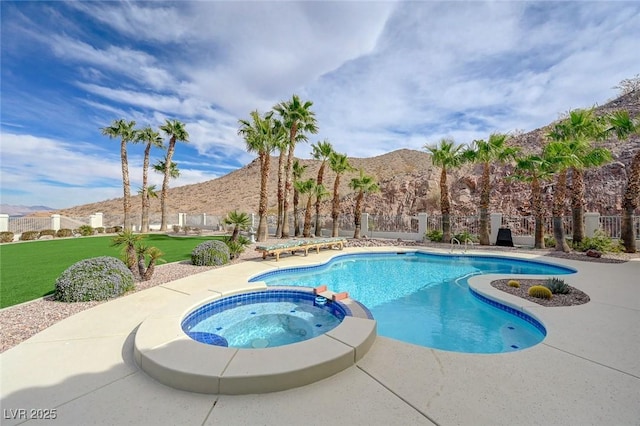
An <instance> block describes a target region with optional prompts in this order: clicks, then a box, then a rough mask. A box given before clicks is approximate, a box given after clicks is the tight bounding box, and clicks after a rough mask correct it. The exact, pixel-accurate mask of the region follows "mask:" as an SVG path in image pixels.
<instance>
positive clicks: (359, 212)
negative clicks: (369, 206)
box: [353, 191, 364, 239]
mask: <svg viewBox="0 0 640 426" xmlns="http://www.w3.org/2000/svg"><path fill="white" fill-rule="evenodd" d="M363 199H364V192H362V191H360V192H359V193H358V197H357V198H356V210H355V212H354V214H353V216H354V222H355V227H356V229H355V231H354V232H353V238H356V239H358V238H360V230H361V229H362V200H363Z"/></svg>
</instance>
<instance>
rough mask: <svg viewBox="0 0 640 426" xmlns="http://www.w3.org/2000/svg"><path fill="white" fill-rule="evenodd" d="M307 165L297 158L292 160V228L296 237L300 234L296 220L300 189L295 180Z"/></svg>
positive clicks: (297, 179) (298, 178)
mask: <svg viewBox="0 0 640 426" xmlns="http://www.w3.org/2000/svg"><path fill="white" fill-rule="evenodd" d="M306 168H307V166H303V165H301V164H300V162H299V161H298V160H296V161H294V162H293V228H294V231H293V232H294V234H293V235H295V236H296V237H297V236H299V235H300V221H299V220H298V204H299V201H300V200H299V199H300V191H298V187H297V186H296V182H298V181H299V180H300V178H302V174H303V173H304V171H305V170H306Z"/></svg>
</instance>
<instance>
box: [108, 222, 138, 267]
mask: <svg viewBox="0 0 640 426" xmlns="http://www.w3.org/2000/svg"><path fill="white" fill-rule="evenodd" d="M142 238H144V236H143V235H140V234H134V233H133V231H132V230H131V229H125V230H124V231H122V232H120V233H118V235H117V236H115V237H113V238H112V239H111V245H112V246H124V247H123V249H122V254H123V256H124V261H125V262H124V263H125V264H126V265H127V267H128V268H129V269H130V270H131V273H133V275H134V276H136V275H137V274H138V271H137V270H136V265H137V263H138V258H137V256H136V245H137V244H138V241H140V240H141V239H142Z"/></svg>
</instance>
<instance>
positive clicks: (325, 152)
mask: <svg viewBox="0 0 640 426" xmlns="http://www.w3.org/2000/svg"><path fill="white" fill-rule="evenodd" d="M311 148H312V152H311V156H312V157H313V158H315V159H316V160H320V168H319V169H318V178H317V179H316V182H317V184H318V185H322V183H323V181H324V169H325V167H326V165H327V161H328V160H329V157H331V153H333V146H332V145H331V142H329V141H328V140H326V139H325V140H324V141H323V142H318V143H317V144H315V145H311ZM321 223H322V222H321V220H320V197H318V198H316V226H315V235H316V237H320V236H321V234H322V226H321Z"/></svg>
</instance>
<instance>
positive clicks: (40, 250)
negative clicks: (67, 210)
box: [0, 234, 225, 308]
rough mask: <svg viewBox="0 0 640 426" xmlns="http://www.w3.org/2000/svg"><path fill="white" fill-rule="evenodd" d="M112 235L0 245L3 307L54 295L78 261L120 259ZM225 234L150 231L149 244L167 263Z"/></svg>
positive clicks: (0, 300) (0, 299) (189, 254)
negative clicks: (60, 280) (58, 282)
mask: <svg viewBox="0 0 640 426" xmlns="http://www.w3.org/2000/svg"><path fill="white" fill-rule="evenodd" d="M112 238H113V236H105V237H82V238H65V239H56V240H46V241H31V242H23V243H15V244H3V245H0V308H5V307H7V306H12V305H16V304H18V303H22V302H27V301H29V300H33V299H37V298H39V297H43V296H46V295H48V294H52V293H53V291H54V290H55V282H56V279H57V278H58V276H60V274H61V273H62V272H64V270H65V269H67V268H68V267H69V266H71V265H72V264H74V263H75V262H77V261H79V260H82V259H88V258H91V257H98V256H114V257H117V258H120V257H121V255H120V252H121V248H120V247H112V246H111V239H112ZM224 238H225V237H211V236H208V237H171V236H168V235H163V234H149V235H147V236H146V238H145V239H144V240H143V241H144V242H145V244H146V245H148V246H154V247H158V248H159V249H160V250H162V252H163V253H164V255H163V256H162V259H164V260H165V261H167V262H177V261H181V260H185V259H189V258H190V256H191V251H192V250H193V249H194V248H195V246H197V245H198V244H200V243H201V242H203V241H206V240H211V239H224Z"/></svg>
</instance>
